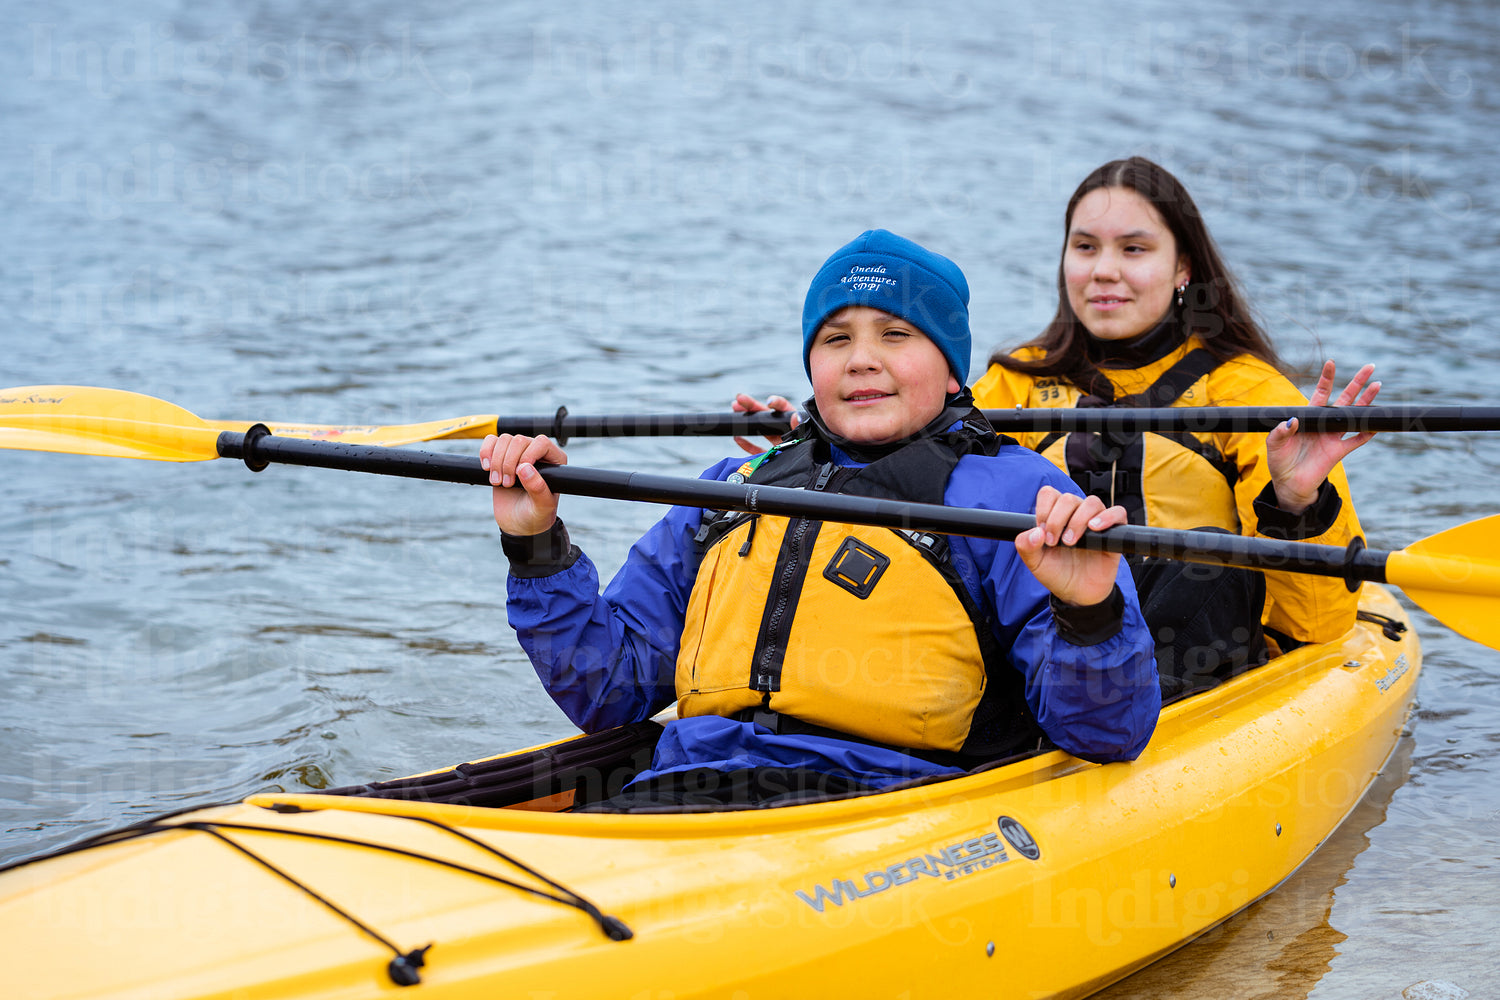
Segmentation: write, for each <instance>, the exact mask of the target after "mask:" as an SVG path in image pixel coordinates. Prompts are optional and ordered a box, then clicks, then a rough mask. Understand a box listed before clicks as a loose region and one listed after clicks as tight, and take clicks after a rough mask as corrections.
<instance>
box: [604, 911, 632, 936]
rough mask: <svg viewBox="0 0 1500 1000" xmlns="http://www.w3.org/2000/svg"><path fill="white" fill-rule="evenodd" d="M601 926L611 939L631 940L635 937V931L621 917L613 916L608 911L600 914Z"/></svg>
mask: <svg viewBox="0 0 1500 1000" xmlns="http://www.w3.org/2000/svg"><path fill="white" fill-rule="evenodd" d="M598 919H599V926H600V927H601V928H603V929H604V933H605V934H606V935H607V936H608V937H609V939H610V940H611V941H629V940H630V939H631V938H633V937H635V931H633V930H631V929H630V928H629V927H627V926H626V924H625V921H623V920H621V919H620V918H619V917H612V916H610V915H609V914H608V913H601V914H599V918H598Z"/></svg>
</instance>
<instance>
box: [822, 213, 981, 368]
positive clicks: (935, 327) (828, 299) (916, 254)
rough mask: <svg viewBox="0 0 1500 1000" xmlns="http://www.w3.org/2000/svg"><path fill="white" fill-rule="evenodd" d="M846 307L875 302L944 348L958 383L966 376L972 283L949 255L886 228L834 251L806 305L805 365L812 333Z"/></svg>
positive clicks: (867, 232) (939, 347)
mask: <svg viewBox="0 0 1500 1000" xmlns="http://www.w3.org/2000/svg"><path fill="white" fill-rule="evenodd" d="M845 306H871V307H872V308H875V309H881V310H884V311H885V312H888V313H890V314H891V315H893V316H900V317H901V318H902V319H904V320H906V321H907V322H908V323H912V324H915V325H916V326H917V328H918V329H920V330H921V331H922V332H923V333H925V334H927V336H928V337H929V338H930V339H931V340H932V342H933V343H934V344H936V345H937V346H938V349H939V350H941V351H942V352H943V357H945V358H947V359H948V365H949V367H951V368H952V369H953V373H954V374H955V375H957V376H958V381H959V384H960V385H963V384H965V383H966V382H967V381H968V378H969V353H970V349H971V344H972V338H971V336H970V334H969V283H968V281H966V280H965V279H964V273H963V271H961V270H959V267H958V265H957V264H955V263H953V261H951V260H949V259H948V258H947V257H944V256H941V255H940V254H935V253H933V252H932V251H931V250H928V249H927V248H926V247H923V246H921V245H919V244H916V243H913V242H912V241H911V240H908V239H904V238H902V237H900V236H897V235H896V234H895V233H890V232H887V231H886V230H884V229H871V230H867V231H866V232H863V233H861V234H860V235H859V236H857V237H855V239H854V240H853V241H851V242H849V243H847V244H845V245H844V246H842V247H840V248H839V249H837V250H835V251H834V252H833V255H832V256H831V257H829V258H828V259H827V260H826V261H824V262H823V266H822V267H821V268H819V269H818V273H817V274H816V275H815V276H814V277H813V280H812V285H811V286H809V287H808V289H807V300H806V301H805V302H804V303H803V306H802V366H803V367H804V368H807V355H808V351H810V350H811V349H812V340H813V334H815V333H817V331H818V327H820V326H822V325H823V321H824V320H826V319H827V318H828V317H829V316H831V315H833V314H834V313H836V312H838V311H839V310H840V309H842V308H844V307H845ZM808 374H809V375H811V374H812V372H811V370H809V371H808Z"/></svg>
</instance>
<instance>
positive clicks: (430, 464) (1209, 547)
mask: <svg viewBox="0 0 1500 1000" xmlns="http://www.w3.org/2000/svg"><path fill="white" fill-rule="evenodd" d="M218 450H219V455H220V456H221V457H223V458H238V459H242V460H243V461H244V462H245V464H246V465H247V466H249V467H250V469H251V470H252V471H255V472H259V471H260V470H262V469H264V468H265V467H266V466H267V465H269V464H271V463H277V464H281V465H303V466H312V467H315V468H322V469H343V470H346V471H351V472H370V473H374V474H376V475H382V476H400V477H404V478H407V479H427V480H433V481H437V482H445V483H467V484H470V485H474V486H488V485H490V474H489V472H488V471H486V470H485V469H484V468H483V467H482V466H481V465H480V463H479V459H477V458H473V457H469V456H463V455H444V454H438V453H435V452H426V451H414V450H411V449H407V448H382V447H379V446H377V445H361V444H346V443H341V442H335V441H309V440H304V439H302V438H286V437H277V436H275V435H273V434H271V433H270V432H269V431H267V430H266V428H265V425H263V424H257V425H256V426H254V427H252V428H250V430H248V431H246V432H245V433H243V434H240V433H237V432H234V431H225V432H224V433H222V434H220V435H219V438H218ZM540 471H541V473H542V478H543V479H545V480H546V481H547V485H548V486H549V487H551V488H552V490H553V492H555V493H563V494H572V495H575V496H588V497H601V498H604V499H608V500H634V501H641V502H645V503H659V504H671V505H678V506H684V507H705V508H709V509H712V510H736V511H748V512H750V513H756V514H773V515H780V516H784V517H804V518H810V519H813V520H819V521H835V522H839V521H842V522H846V523H854V524H870V525H876V526H878V527H886V528H896V529H898V530H902V531H931V532H936V533H939V534H945V535H968V536H972V537H975V538H995V539H999V540H1001V541H1011V540H1013V539H1014V538H1015V537H1016V536H1017V535H1019V534H1021V533H1022V532H1024V531H1029V530H1030V529H1031V528H1033V527H1035V526H1036V519H1035V517H1034V516H1033V515H1031V514H1021V513H1015V512H1012V511H996V510H977V509H974V508H971V507H944V506H942V505H940V504H923V503H909V502H907V501H903V500H882V499H877V498H873V497H856V496H847V495H844V494H839V493H816V492H813V491H810V490H797V489H788V488H786V487H779V486H755V485H752V484H748V483H738V484H737V483H723V482H716V481H712V480H703V479H684V478H680V477H676V476H657V475H650V474H648V473H644V472H615V471H610V470H605V469H583V468H574V467H570V466H566V465H554V466H543V467H542V468H541V470H540ZM1080 545H1081V546H1082V547H1083V548H1087V549H1097V550H1102V551H1107V552H1119V553H1123V554H1127V555H1141V556H1154V557H1159V558H1164V559H1175V560H1180V561H1185V562H1199V563H1211V564H1214V565H1224V566H1243V567H1246V568H1249V569H1261V570H1266V569H1270V570H1285V571H1289V572H1295V573H1311V574H1315V575H1318V576H1335V577H1341V578H1343V579H1344V580H1345V581H1347V582H1348V583H1349V584H1350V586H1351V587H1353V586H1354V585H1355V582H1356V581H1359V580H1373V581H1375V582H1377V583H1383V582H1385V561H1386V557H1387V556H1388V555H1389V553H1387V552H1380V551H1377V550H1374V549H1365V548H1363V547H1362V546H1360V545H1357V544H1356V545H1353V546H1350V547H1349V548H1348V549H1341V548H1338V547H1337V546H1333V545H1314V544H1311V543H1308V542H1283V541H1276V540H1274V539H1270V538H1248V537H1245V536H1244V535H1228V534H1221V533H1218V532H1212V531H1176V530H1173V529H1170V528H1148V527H1142V526H1140V525H1133V524H1127V525H1118V526H1116V527H1113V528H1110V529H1108V530H1107V531H1103V532H1097V533H1096V532H1089V533H1087V534H1085V535H1084V537H1083V539H1082V541H1081V542H1080Z"/></svg>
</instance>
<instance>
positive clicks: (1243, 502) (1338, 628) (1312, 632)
mask: <svg viewBox="0 0 1500 1000" xmlns="http://www.w3.org/2000/svg"><path fill="white" fill-rule="evenodd" d="M1214 382H1215V383H1216V384H1215V385H1214V386H1213V388H1212V389H1211V395H1212V396H1213V403H1214V404H1215V405H1219V406H1306V405H1307V397H1306V396H1304V395H1302V393H1301V391H1299V390H1298V389H1297V387H1296V386H1294V385H1293V384H1292V383H1291V382H1290V381H1288V380H1287V379H1286V378H1285V377H1284V376H1283V375H1281V374H1280V373H1278V372H1276V371H1274V370H1273V369H1271V368H1270V367H1269V366H1267V365H1264V364H1263V363H1261V362H1227V363H1226V364H1224V365H1222V366H1220V368H1219V369H1218V371H1216V372H1215V373H1214ZM1220 450H1221V451H1222V452H1223V453H1224V454H1225V456H1226V457H1229V458H1231V459H1232V460H1233V461H1234V463H1235V465H1236V466H1237V467H1238V468H1239V473H1240V479H1239V482H1238V483H1237V484H1235V489H1234V494H1235V506H1236V508H1238V513H1239V518H1240V525H1241V529H1240V530H1241V532H1242V533H1243V534H1246V535H1255V536H1258V537H1262V538H1267V537H1269V538H1278V539H1283V540H1291V541H1299V542H1312V543H1315V544H1318V545H1337V546H1339V547H1341V548H1342V547H1344V546H1346V545H1348V544H1349V543H1350V542H1351V541H1353V540H1354V539H1355V538H1356V537H1359V536H1362V535H1363V529H1362V528H1361V527H1360V524H1359V517H1358V516H1357V515H1356V514H1355V512H1354V503H1353V501H1352V500H1351V499H1350V496H1349V481H1348V479H1347V478H1346V477H1345V476H1344V468H1343V466H1342V465H1336V466H1334V468H1333V472H1332V473H1330V474H1329V476H1328V482H1327V483H1326V484H1325V486H1324V488H1323V489H1324V494H1323V495H1322V496H1320V497H1319V502H1318V503H1316V504H1314V509H1313V510H1310V511H1309V516H1308V517H1306V518H1304V519H1300V523H1299V519H1298V518H1295V517H1292V516H1290V515H1286V516H1285V517H1275V516H1268V515H1273V514H1274V499H1275V494H1274V493H1273V492H1270V484H1271V471H1270V469H1269V467H1268V466H1267V462H1266V436H1265V435H1264V434H1226V435H1222V436H1221V439H1220ZM1330 494H1331V495H1330ZM1268 499H1269V500H1270V501H1271V504H1270V505H1268V504H1267V500H1268ZM1257 501H1259V503H1257ZM1268 507H1269V508H1270V509H1268ZM1265 577H1266V610H1265V615H1264V616H1263V618H1264V621H1265V624H1266V626H1267V627H1268V628H1271V629H1274V630H1276V631H1277V632H1280V633H1282V634H1283V635H1287V636H1290V637H1291V638H1293V639H1296V640H1297V641H1299V642H1331V641H1332V640H1335V639H1337V638H1338V637H1339V636H1341V635H1343V634H1344V633H1345V632H1347V631H1349V629H1350V628H1351V627H1353V625H1354V614H1355V612H1356V611H1358V610H1359V595H1358V594H1356V593H1351V592H1350V591H1349V588H1348V587H1346V586H1345V585H1344V581H1343V580H1340V579H1337V578H1334V577H1327V576H1311V575H1308V574H1306V573H1281V572H1277V571H1275V570H1267V571H1266V574H1265Z"/></svg>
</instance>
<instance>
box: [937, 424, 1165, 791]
mask: <svg viewBox="0 0 1500 1000" xmlns="http://www.w3.org/2000/svg"><path fill="white" fill-rule="evenodd" d="M1044 484H1046V485H1051V486H1053V487H1055V488H1057V489H1058V490H1063V491H1066V492H1069V493H1073V494H1075V495H1076V494H1077V493H1078V492H1079V490H1078V487H1077V486H1076V485H1074V483H1073V481H1072V480H1071V479H1069V478H1068V477H1067V476H1065V475H1063V474H1062V473H1061V472H1060V471H1058V470H1057V468H1056V467H1055V466H1053V465H1052V463H1051V462H1048V461H1047V460H1046V459H1044V458H1042V457H1041V456H1040V455H1037V454H1036V453H1035V452H1031V451H1027V450H1024V449H1021V448H1016V447H1007V448H1002V449H1001V453H1000V455H999V456H998V457H997V458H993V459H987V458H979V457H974V456H970V457H966V458H964V459H963V460H961V461H960V462H959V465H958V467H957V468H956V469H955V470H954V473H953V476H952V478H951V479H950V480H949V487H948V494H947V496H946V497H945V499H946V501H947V502H948V503H949V504H950V505H952V506H964V507H979V508H984V509H990V510H1019V511H1027V512H1031V511H1034V510H1035V509H1036V492H1037V490H1038V489H1040V488H1041V486H1042V485H1044ZM954 541H955V544H954V546H953V552H954V561H955V564H956V565H957V566H958V568H959V572H960V573H961V574H962V575H963V577H964V579H965V581H966V582H967V583H969V584H970V589H971V590H976V591H977V593H978V595H979V596H980V597H981V600H982V604H983V606H985V607H986V608H988V609H990V610H991V611H992V613H993V623H992V624H993V629H994V632H995V634H996V636H997V638H999V639H1000V641H1001V644H1002V647H1003V648H1008V649H1009V650H1010V657H1011V663H1012V665H1013V666H1014V667H1015V668H1016V669H1017V670H1018V671H1020V672H1021V673H1022V675H1024V677H1025V678H1026V701H1027V704H1028V705H1029V706H1030V708H1031V711H1032V714H1033V715H1034V716H1036V719H1037V722H1038V723H1039V724H1040V725H1041V727H1042V731H1043V732H1045V733H1046V734H1047V737H1048V738H1049V739H1051V740H1052V742H1054V743H1056V744H1057V745H1058V746H1059V747H1061V748H1062V749H1064V750H1066V751H1068V752H1069V753H1071V754H1073V755H1075V756H1078V757H1082V758H1084V759H1086V760H1092V761H1098V762H1101V763H1103V762H1107V761H1116V760H1134V759H1135V758H1136V757H1138V756H1139V755H1140V753H1141V751H1142V750H1143V749H1145V747H1146V743H1147V741H1148V740H1150V738H1151V733H1152V732H1153V731H1154V730H1155V728H1156V719H1157V716H1159V715H1160V714H1161V686H1160V681H1159V680H1158V679H1157V674H1156V655H1155V648H1154V646H1153V644H1152V641H1151V635H1150V632H1149V631H1148V630H1147V628H1146V622H1145V620H1144V619H1143V618H1142V616H1141V610H1140V606H1139V604H1138V603H1137V601H1136V595H1135V585H1134V583H1133V582H1132V581H1131V576H1130V570H1129V568H1128V567H1127V566H1126V564H1125V562H1124V560H1121V562H1120V568H1119V570H1118V572H1117V574H1116V585H1117V588H1118V592H1119V594H1120V596H1121V598H1122V601H1121V602H1120V603H1121V607H1120V610H1119V613H1118V614H1119V624H1118V628H1104V629H1093V630H1091V631H1092V634H1091V635H1089V636H1086V637H1085V636H1081V635H1079V634H1078V633H1077V632H1076V631H1075V630H1074V629H1072V628H1069V627H1067V625H1066V624H1065V623H1063V624H1060V623H1059V621H1058V618H1057V615H1056V614H1055V613H1054V610H1053V603H1052V601H1051V595H1050V594H1049V592H1048V591H1047V589H1046V588H1045V587H1043V586H1042V585H1041V584H1040V583H1039V582H1038V581H1037V579H1036V577H1035V576H1033V575H1032V574H1031V571H1030V570H1029V569H1027V568H1026V564H1025V563H1023V562H1022V561H1021V558H1020V556H1019V555H1018V554H1017V553H1016V549H1015V546H1014V545H1012V544H1011V543H1009V542H999V541H994V540H992V539H982V538H962V539H955V540H954ZM1101 614H1102V612H1101ZM1097 617H1099V616H1098V615H1096V616H1095V618H1096V619H1097ZM1101 636H1102V637H1101Z"/></svg>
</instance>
